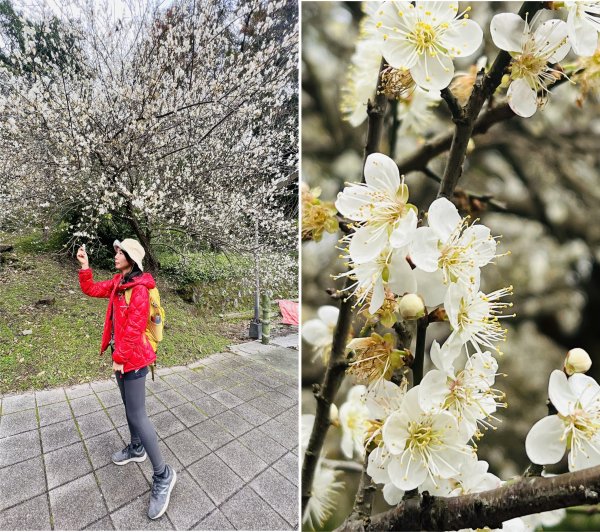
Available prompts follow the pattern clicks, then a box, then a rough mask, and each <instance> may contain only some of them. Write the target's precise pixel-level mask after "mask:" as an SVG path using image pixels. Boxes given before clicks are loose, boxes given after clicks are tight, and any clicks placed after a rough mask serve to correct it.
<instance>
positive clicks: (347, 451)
mask: <svg viewBox="0 0 600 532" xmlns="http://www.w3.org/2000/svg"><path fill="white" fill-rule="evenodd" d="M340 447H341V449H342V453H344V456H345V457H346V458H349V459H352V456H354V440H353V439H352V434H351V433H350V432H346V431H344V434H343V436H342V443H341V445H340Z"/></svg>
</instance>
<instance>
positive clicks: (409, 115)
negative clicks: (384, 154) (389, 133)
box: [396, 87, 441, 137]
mask: <svg viewBox="0 0 600 532" xmlns="http://www.w3.org/2000/svg"><path fill="white" fill-rule="evenodd" d="M440 101H441V96H440V93H439V91H426V90H423V89H421V88H420V87H416V88H415V90H414V91H413V92H412V93H411V95H410V96H408V97H407V98H402V99H401V100H400V102H399V105H398V111H397V112H396V116H397V118H398V120H400V121H401V125H400V129H399V130H398V134H399V136H401V137H404V136H406V135H414V136H421V135H423V134H424V133H425V132H426V131H427V128H428V127H430V126H431V124H432V123H433V121H434V120H435V112H434V111H435V108H436V107H437V106H438V105H439V103H440Z"/></svg>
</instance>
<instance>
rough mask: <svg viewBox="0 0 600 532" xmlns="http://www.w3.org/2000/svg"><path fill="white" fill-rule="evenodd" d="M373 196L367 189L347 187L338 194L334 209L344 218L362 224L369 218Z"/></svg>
mask: <svg viewBox="0 0 600 532" xmlns="http://www.w3.org/2000/svg"><path fill="white" fill-rule="evenodd" d="M372 205H373V196H372V194H371V192H370V191H369V189H368V188H367V187H363V186H348V187H346V188H344V190H343V191H342V192H339V193H338V196H337V200H336V202H335V208H336V209H337V210H338V211H339V212H340V213H341V214H343V215H344V216H345V217H346V218H349V219H350V220H354V221H355V222H364V221H366V220H368V219H369V218H370V216H371V209H372Z"/></svg>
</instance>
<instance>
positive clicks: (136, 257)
mask: <svg viewBox="0 0 600 532" xmlns="http://www.w3.org/2000/svg"><path fill="white" fill-rule="evenodd" d="M113 247H114V248H115V251H116V250H117V248H119V249H122V250H123V251H126V252H127V255H129V256H130V257H131V260H132V261H133V262H135V263H136V264H137V265H138V266H139V267H140V270H142V271H144V266H143V264H142V261H143V260H144V255H146V251H145V250H144V247H143V246H142V245H141V244H140V243H139V242H138V241H137V240H134V239H133V238H126V239H125V240H123V242H119V241H118V240H115V241H114V242H113Z"/></svg>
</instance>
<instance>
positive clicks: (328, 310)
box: [317, 305, 340, 327]
mask: <svg viewBox="0 0 600 532" xmlns="http://www.w3.org/2000/svg"><path fill="white" fill-rule="evenodd" d="M339 315H340V309H339V308H337V307H334V306H333V305H323V306H322V307H319V310H318V311H317V316H319V319H320V320H321V321H323V323H325V325H328V326H329V327H335V326H336V325H337V321H338V317H339Z"/></svg>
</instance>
